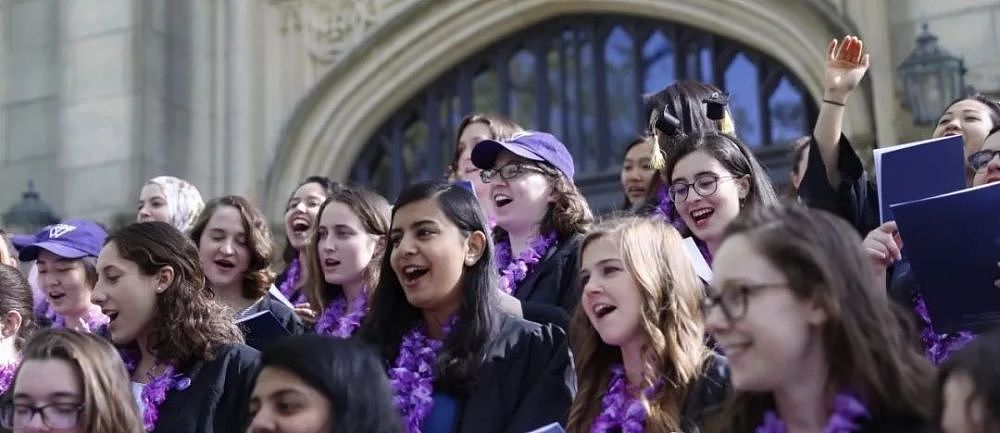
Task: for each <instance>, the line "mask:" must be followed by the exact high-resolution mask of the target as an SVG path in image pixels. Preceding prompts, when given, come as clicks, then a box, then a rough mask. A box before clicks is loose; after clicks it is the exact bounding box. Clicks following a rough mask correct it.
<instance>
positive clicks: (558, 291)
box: [472, 131, 593, 329]
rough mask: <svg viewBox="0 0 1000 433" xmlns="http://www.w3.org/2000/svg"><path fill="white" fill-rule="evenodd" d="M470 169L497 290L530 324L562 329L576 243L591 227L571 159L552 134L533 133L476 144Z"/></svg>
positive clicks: (570, 304) (575, 295) (574, 293)
mask: <svg viewBox="0 0 1000 433" xmlns="http://www.w3.org/2000/svg"><path fill="white" fill-rule="evenodd" d="M472 163H473V164H475V165H476V167H479V168H480V169H482V170H483V171H482V172H481V173H480V174H481V176H482V180H483V182H484V183H486V184H488V185H489V191H490V192H489V195H490V200H491V203H492V208H493V213H494V216H495V217H496V227H495V228H494V231H493V239H494V241H495V242H496V261H497V267H498V269H499V271H500V286H501V289H503V291H504V292H505V293H507V294H510V295H512V296H514V297H516V298H517V299H519V300H520V301H521V307H522V311H523V313H524V317H525V318H527V319H528V320H531V321H534V322H539V323H555V324H557V325H559V326H561V327H563V329H565V328H566V325H567V323H568V322H569V312H571V311H573V308H574V307H575V306H576V303H577V301H579V299H580V293H579V291H578V290H577V282H576V273H577V269H578V265H577V263H578V256H579V251H578V249H579V245H580V240H581V239H582V237H583V235H582V233H583V232H584V231H585V230H586V229H587V227H588V226H589V225H590V223H591V222H592V220H593V216H592V215H591V212H590V206H588V205H587V201H586V200H585V199H584V198H583V195H581V194H580V191H579V190H577V188H576V185H575V184H574V183H573V174H574V170H575V168H574V165H573V157H572V156H571V155H570V154H569V150H567V149H566V146H565V145H563V143H562V142H560V141H559V139H557V138H556V137H555V136H553V135H552V134H548V133H545V132H535V131H531V132H524V133H519V134H515V135H514V136H512V137H511V138H510V140H507V141H497V140H486V141H482V142H480V143H479V144H477V145H476V147H475V149H473V150H472Z"/></svg>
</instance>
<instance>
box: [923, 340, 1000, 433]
mask: <svg viewBox="0 0 1000 433" xmlns="http://www.w3.org/2000/svg"><path fill="white" fill-rule="evenodd" d="M998 359H1000V331H993V332H991V333H988V334H984V335H980V336H978V337H976V339H975V340H974V341H973V342H972V343H970V344H969V345H968V346H966V347H964V348H962V349H961V350H959V351H958V352H956V353H955V354H954V355H953V356H952V357H951V358H950V359H948V360H947V361H945V363H944V364H942V365H941V369H940V370H939V371H938V379H937V393H935V395H936V396H937V398H936V402H935V403H936V405H935V406H936V407H935V411H934V414H935V418H936V420H937V423H936V424H937V425H938V426H940V425H941V417H942V415H944V414H943V413H942V411H943V410H944V387H945V384H946V383H947V382H948V380H949V379H951V378H953V377H961V376H965V377H967V378H968V379H969V381H970V382H971V383H972V392H971V393H970V395H969V397H968V399H967V400H966V401H965V402H964V406H965V408H964V412H965V417H966V418H968V419H970V420H971V418H972V411H973V407H974V406H973V405H976V404H978V405H981V407H982V408H983V419H982V420H981V423H980V424H979V425H978V426H976V430H975V431H977V432H982V433H996V432H998V431H1000V413H998V412H997V408H1000V370H998V369H997V360H998Z"/></svg>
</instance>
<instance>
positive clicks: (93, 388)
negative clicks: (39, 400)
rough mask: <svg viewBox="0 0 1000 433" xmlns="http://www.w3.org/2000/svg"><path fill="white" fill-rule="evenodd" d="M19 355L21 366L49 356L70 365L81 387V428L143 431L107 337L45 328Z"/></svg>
mask: <svg viewBox="0 0 1000 433" xmlns="http://www.w3.org/2000/svg"><path fill="white" fill-rule="evenodd" d="M21 356H22V357H23V359H24V361H23V362H22V363H21V367H23V366H24V365H25V364H26V363H28V362H30V361H36V360H37V361H45V360H50V359H59V360H62V361H65V362H67V363H69V364H70V365H71V366H72V368H73V370H74V371H75V372H76V374H77V376H79V377H78V379H79V382H80V385H81V388H82V391H83V392H82V394H83V395H82V396H81V397H82V399H83V401H82V406H83V411H82V412H81V413H80V420H79V426H80V427H81V431H88V432H103V433H141V432H143V431H144V429H143V427H142V415H141V414H140V413H139V408H138V407H137V406H136V405H135V400H134V399H133V398H132V393H131V392H130V389H129V382H128V373H127V372H126V371H125V365H124V364H122V359H121V356H120V355H119V354H118V352H117V351H115V348H114V347H112V346H111V344H110V343H108V341H107V340H105V339H103V338H101V337H99V336H97V335H94V334H88V333H82V332H76V331H72V330H69V329H46V330H42V331H39V332H38V333H37V334H35V336H34V337H32V338H31V339H30V340H28V344H27V346H25V348H24V352H23V353H21ZM18 373H20V369H19V370H18ZM16 377H17V376H15V378H16ZM15 386H16V379H15Z"/></svg>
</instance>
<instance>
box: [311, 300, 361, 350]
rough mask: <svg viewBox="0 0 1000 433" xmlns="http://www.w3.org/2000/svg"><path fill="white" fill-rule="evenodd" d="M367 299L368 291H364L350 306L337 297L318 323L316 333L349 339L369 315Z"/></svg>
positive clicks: (327, 307)
mask: <svg viewBox="0 0 1000 433" xmlns="http://www.w3.org/2000/svg"><path fill="white" fill-rule="evenodd" d="M367 298H368V290H367V289H364V290H362V291H361V294H360V295H358V297H357V298H356V299H355V300H354V301H353V302H351V303H350V305H348V303H347V299H346V298H344V297H343V296H337V298H336V299H334V300H333V301H332V302H330V304H329V305H327V306H326V310H325V311H323V315H322V316H320V318H319V320H318V321H317V322H316V333H317V334H319V335H328V336H331V337H337V338H348V337H350V336H351V335H353V334H354V331H356V330H357V329H358V328H359V327H361V321H362V320H364V318H365V315H366V314H368V306H367Z"/></svg>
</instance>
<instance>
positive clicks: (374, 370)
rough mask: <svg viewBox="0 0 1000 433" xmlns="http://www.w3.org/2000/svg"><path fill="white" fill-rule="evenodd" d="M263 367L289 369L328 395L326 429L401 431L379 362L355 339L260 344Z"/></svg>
mask: <svg viewBox="0 0 1000 433" xmlns="http://www.w3.org/2000/svg"><path fill="white" fill-rule="evenodd" d="M264 368H278V369H281V370H285V371H287V372H289V373H293V374H295V375H296V376H299V377H300V378H301V379H302V381H303V382H305V383H306V384H307V385H309V386H310V387H312V388H313V389H315V390H317V391H319V392H320V393H321V394H323V395H324V396H326V398H328V399H330V403H331V407H330V425H331V427H332V428H331V430H330V432H331V433H350V432H370V433H401V432H402V431H403V428H402V425H401V424H400V418H399V412H398V411H397V410H396V407H395V406H394V405H393V395H392V391H391V390H390V388H389V381H388V379H387V378H386V375H385V370H383V368H382V363H380V362H379V360H378V358H377V357H376V356H375V355H374V354H373V353H371V352H370V351H369V350H368V347H366V346H365V345H364V344H362V343H361V342H359V341H357V340H354V339H339V338H330V337H324V336H319V335H301V336H296V337H289V338H285V339H282V340H279V341H278V342H276V343H274V344H272V345H271V346H269V347H268V348H267V349H265V350H264V353H263V355H262V356H261V369H262V370H263V369H264ZM255 382H256V381H255Z"/></svg>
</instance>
